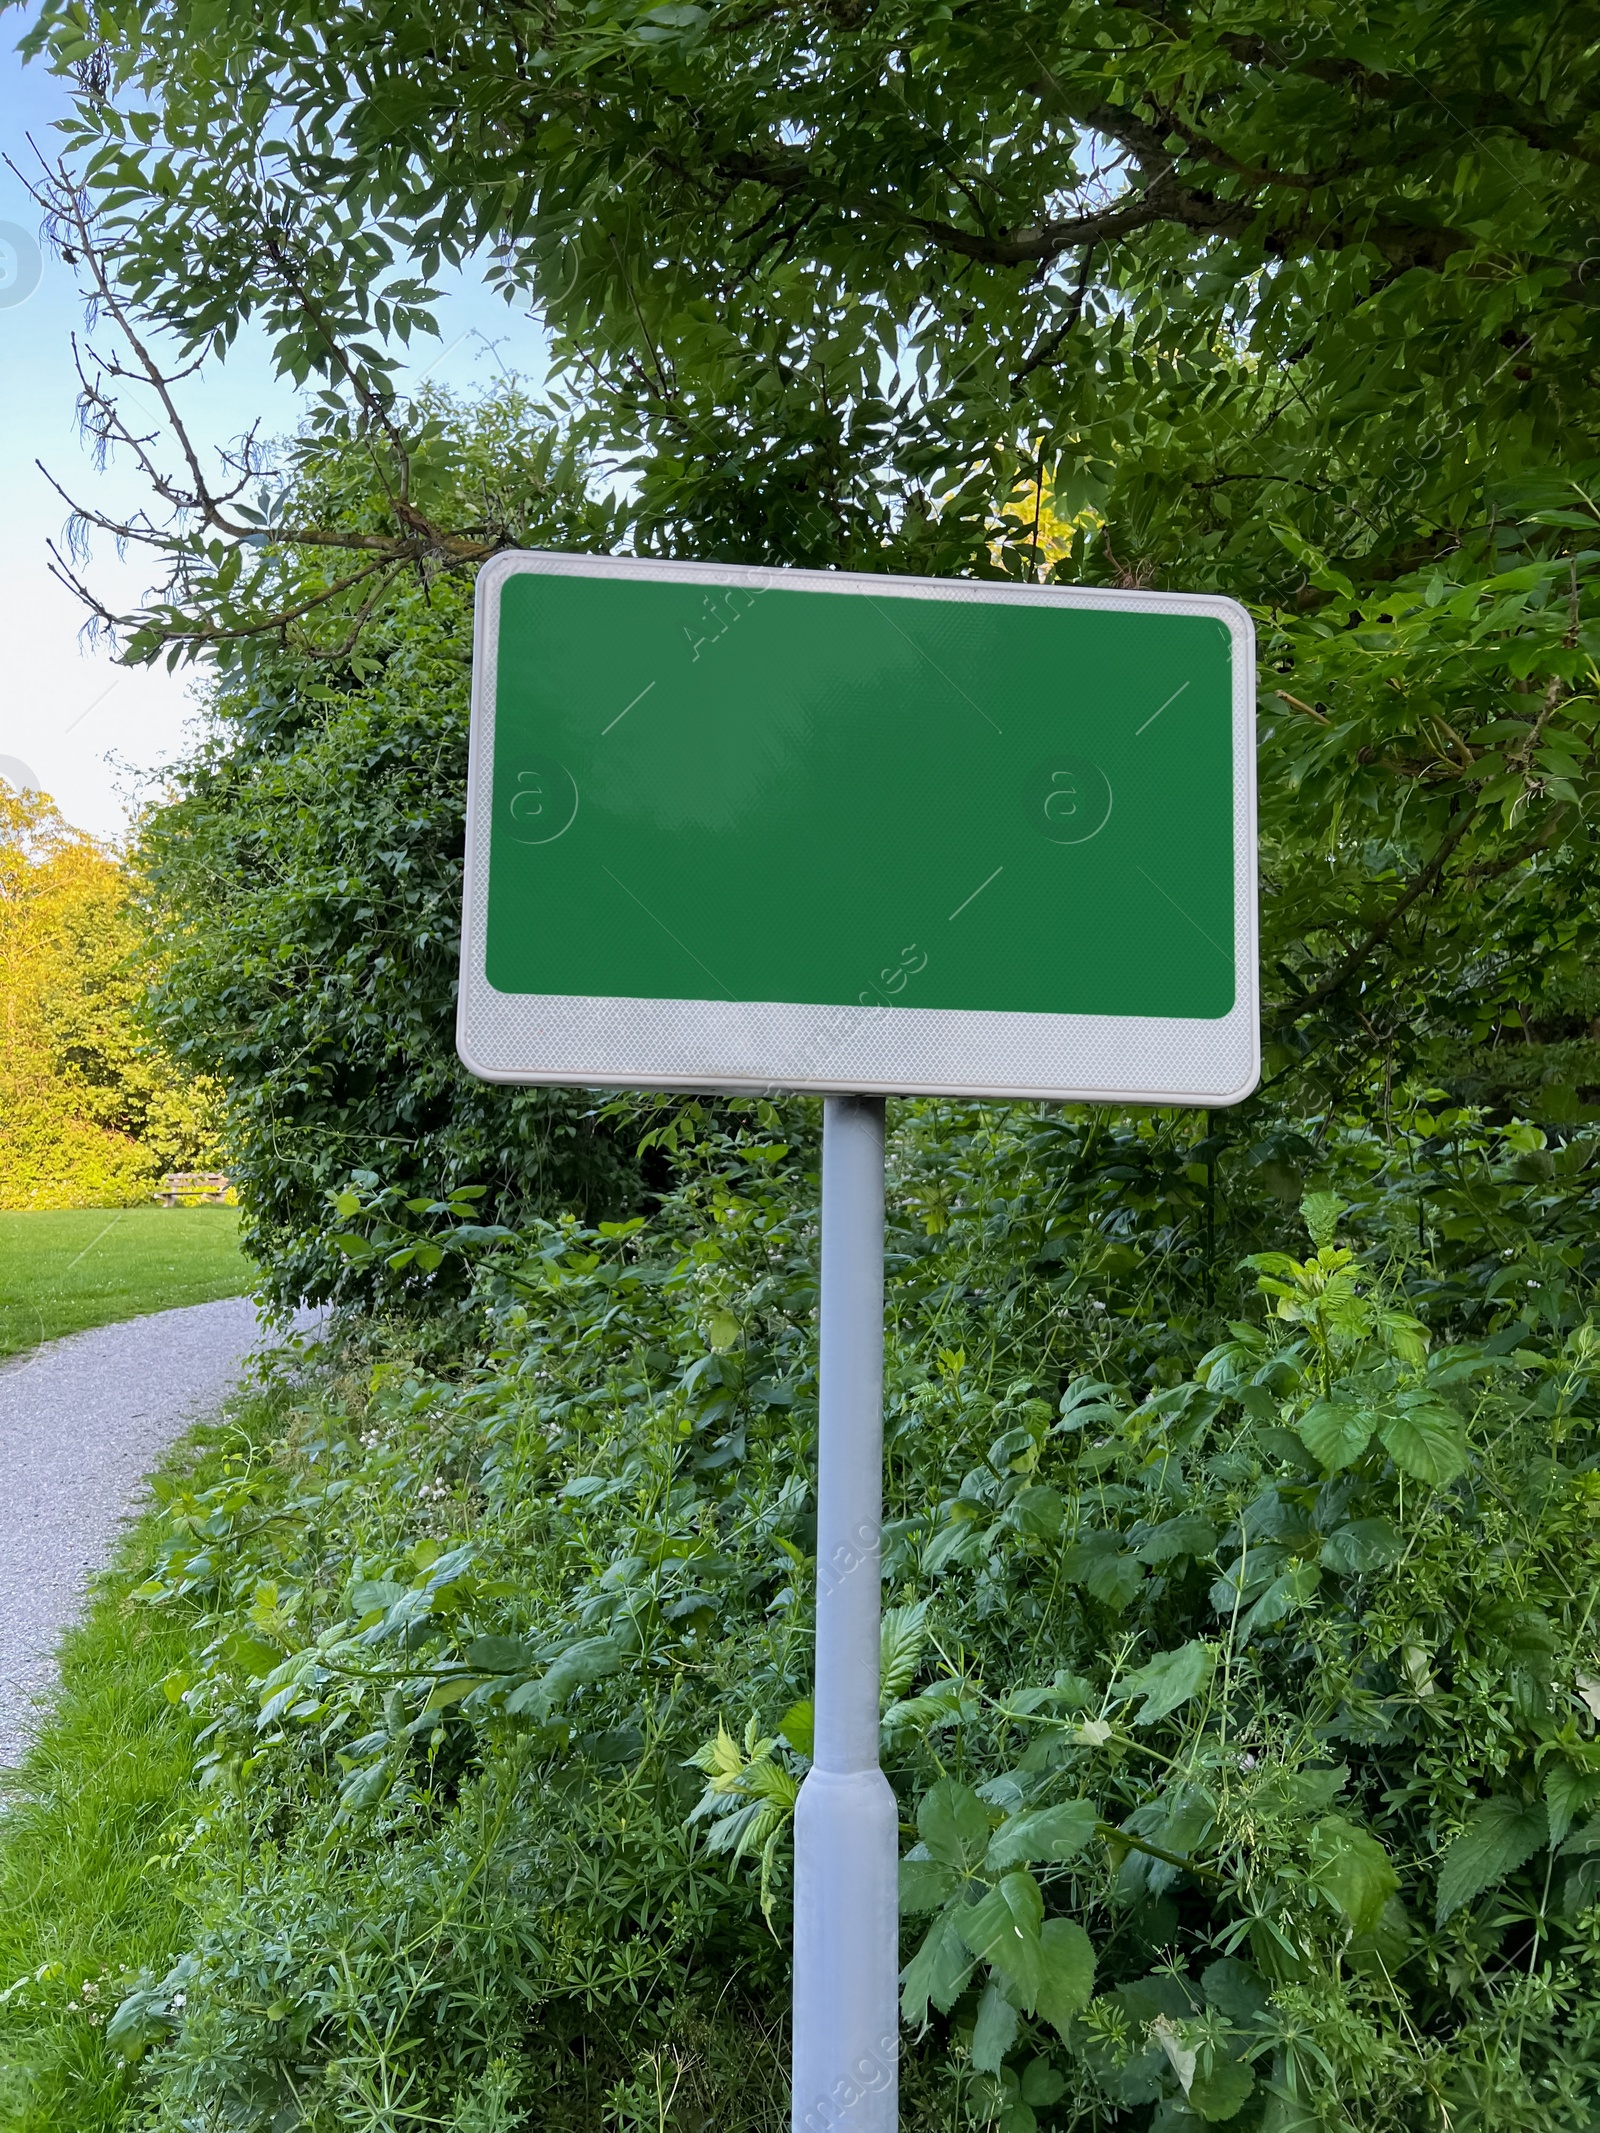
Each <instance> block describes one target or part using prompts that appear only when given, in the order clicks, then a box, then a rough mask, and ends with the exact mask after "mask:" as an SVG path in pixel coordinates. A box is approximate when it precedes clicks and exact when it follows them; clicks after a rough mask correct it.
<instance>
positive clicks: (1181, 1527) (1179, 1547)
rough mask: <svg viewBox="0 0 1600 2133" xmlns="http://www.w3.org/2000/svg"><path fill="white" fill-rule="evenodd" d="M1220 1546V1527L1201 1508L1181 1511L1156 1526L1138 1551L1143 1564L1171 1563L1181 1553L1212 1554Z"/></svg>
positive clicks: (1141, 1542)
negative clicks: (1201, 1513)
mask: <svg viewBox="0 0 1600 2133" xmlns="http://www.w3.org/2000/svg"><path fill="white" fill-rule="evenodd" d="M1216 1545H1217V1529H1216V1527H1215V1526H1214V1525H1213V1524H1212V1523H1211V1521H1210V1519H1209V1518H1203V1517H1202V1516H1201V1515H1200V1513H1199V1512H1198V1511H1180V1512H1179V1513H1178V1515H1177V1517H1176V1518H1168V1519H1165V1520H1163V1521H1162V1523H1161V1524H1160V1525H1159V1526H1155V1527H1152V1529H1151V1530H1150V1532H1148V1533H1147V1534H1146V1535H1145V1537H1144V1539H1143V1540H1141V1541H1140V1543H1139V1545H1138V1548H1137V1549H1136V1550H1135V1551H1134V1552H1135V1553H1136V1554H1137V1556H1138V1558H1139V1560H1140V1562H1141V1563H1170V1562H1172V1561H1173V1560H1174V1559H1175V1558H1176V1557H1178V1556H1180V1555H1196V1556H1200V1557H1205V1556H1208V1555H1209V1554H1210V1553H1211V1551H1212V1550H1213V1549H1214V1548H1215V1547H1216Z"/></svg>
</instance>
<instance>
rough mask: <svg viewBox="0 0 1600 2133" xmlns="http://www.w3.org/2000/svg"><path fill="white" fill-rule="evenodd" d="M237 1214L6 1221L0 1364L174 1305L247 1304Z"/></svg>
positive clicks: (1, 1218) (207, 1211)
mask: <svg viewBox="0 0 1600 2133" xmlns="http://www.w3.org/2000/svg"><path fill="white" fill-rule="evenodd" d="M251 1274H252V1270H251V1267H250V1264H249V1262H248V1260H246V1259H245V1257H244V1256H243V1254H242V1253H241V1252H240V1250H239V1210H238V1209H237V1208H236V1207H124V1208H121V1209H115V1210H114V1209H111V1208H107V1207H74V1208H68V1209H63V1210H61V1211H60V1212H51V1213H47V1214H0V1356H4V1355H14V1354H15V1353H16V1352H17V1350H18V1349H22V1348H31V1347H33V1346H34V1345H35V1343H36V1342H38V1341H43V1340H53V1339H54V1338H55V1337H56V1335H57V1334H59V1333H79V1332H82V1330H83V1329H84V1328H85V1327H86V1326H106V1325H110V1324H111V1322H112V1321H113V1320H114V1319H120V1318H139V1317H142V1316H143V1314H144V1313H145V1312H146V1311H165V1310H168V1309H170V1308H171V1307H172V1306H173V1305H175V1304H195V1303H211V1302H213V1301H214V1300H215V1299H216V1298H217V1297H219V1296H242V1295H244V1293H245V1292H246V1290H248V1288H249V1287H250V1282H251Z"/></svg>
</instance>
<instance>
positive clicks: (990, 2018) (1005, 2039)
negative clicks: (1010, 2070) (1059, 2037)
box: [972, 1978, 1018, 2074]
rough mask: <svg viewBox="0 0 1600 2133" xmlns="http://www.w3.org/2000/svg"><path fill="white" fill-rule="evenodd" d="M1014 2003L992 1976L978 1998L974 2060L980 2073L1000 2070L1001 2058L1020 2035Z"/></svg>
mask: <svg viewBox="0 0 1600 2133" xmlns="http://www.w3.org/2000/svg"><path fill="white" fill-rule="evenodd" d="M1017 2021H1018V2014H1017V2009H1016V2006H1015V2004H1014V2003H1013V2002H1012V2001H1010V2000H1008V1999H1007V1998H1006V1996H1005V1993H1004V1992H1003V1991H1002V1990H1001V1988H1000V1981H999V1979H998V1978H990V1980H989V1982H988V1984H987V1985H985V1986H984V1988H983V1997H982V1999H980V2000H979V2002H978V2019H977V2021H976V2022H975V2023H974V2024H973V2026H972V2063H973V2065H974V2066H975V2067H976V2068H977V2069H978V2071H979V2073H980V2074H998V2073H999V2071H1000V2066H1001V2062H1002V2061H1003V2060H1004V2058H1005V2055H1006V2053H1007V2052H1008V2051H1010V2049H1011V2047H1012V2045H1013V2044H1014V2043H1015V2042H1016V2038H1017Z"/></svg>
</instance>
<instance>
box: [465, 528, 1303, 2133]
mask: <svg viewBox="0 0 1600 2133" xmlns="http://www.w3.org/2000/svg"><path fill="white" fill-rule="evenodd" d="M1254 710H1255V699H1254V644H1253V636H1252V632H1251V627H1250V622H1249V618H1248V616H1246V615H1245V613H1244V611H1243V610H1242V609H1241V608H1239V607H1238V606H1236V605H1235V604H1234V603H1233V602H1232V601H1229V600H1224V599H1219V598H1216V597H1213V596H1211V595H1195V596H1188V595H1183V594H1175V593H1154V592H1151V593H1119V592H1105V591H1081V590H1079V589H1077V588H1075V587H1074V588H1067V587H1059V588H1058V587H1054V586H1023V585H1000V584H977V583H974V582H972V581H970V580H954V581H947V580H931V579H918V578H893V577H885V576H868V575H853V574H850V573H847V572H842V571H839V572H834V571H807V570H750V569H743V568H739V567H736V566H732V565H722V564H700V563H658V562H652V561H645V560H641V559H638V558H633V557H617V556H568V555H548V554H534V553H528V552H514V553H508V554H504V555H499V556H496V557H494V558H493V559H492V560H491V561H490V562H489V563H487V564H485V566H484V568H483V570H482V571H481V572H480V574H479V578H478V609H477V629H476V636H475V643H474V662H473V707H472V747H471V757H470V767H469V771H468V783H467V857H466V879H465V883H464V909H463V915H462V935H461V990H460V1006H459V1013H458V1023H457V1047H458V1049H459V1051H460V1054H461V1058H462V1060H463V1062H464V1063H465V1065H466V1066H467V1067H468V1068H469V1069H470V1070H471V1071H472V1072H473V1073H475V1074H477V1075H480V1076H481V1077H483V1078H484V1079H485V1080H489V1081H505V1082H548V1083H569V1084H576V1085H578V1086H580V1087H588V1086H594V1085H597V1084H598V1085H611V1086H619V1087H625V1088H645V1089H692V1090H705V1089H728V1090H756V1091H763V1090H773V1091H776V1090H811V1091H814V1092H816V1093H819V1094H822V1095H824V1096H825V1097H826V1103H825V1106H824V1123H823V1157H822V1168H823V1185H822V1314H821V1315H822V1327H821V1413H820V1424H819V1449H818V1487H817V1605H816V1615H817V1661H816V1690H815V1735H814V1743H813V1745H814V1751H815V1752H814V1755H813V1760H812V1767H811V1770H810V1772H809V1773H808V1775H807V1777H806V1780H805V1783H804V1784H803V1786H802V1787H801V1790H800V1797H799V1803H798V1806H797V1808H796V1813H795V1971H794V2089H793V2126H794V2133H893V2129H894V2127H895V2125H896V2123H897V2109H898V2104H897V2060H898V2041H897V2040H898V2009H897V1987H898V1982H899V1980H898V1961H899V1958H898V1916H897V1912H898V1906H897V1901H896V1896H897V1889H896V1883H897V1877H898V1851H899V1842H898V1817H897V1810H896V1805H895V1799H894V1795H893V1792H892V1791H891V1789H890V1786H889V1784H888V1781H887V1779H886V1778H885V1777H884V1775H883V1772H882V1771H881V1770H880V1769H879V1767H878V1690H879V1665H878V1649H879V1617H880V1603H879V1575H880V1574H879V1525H880V1518H881V1509H882V1488H883V1472H882V1451H883V1414H882V1391H883V1123H884V1106H883V1100H882V1099H883V1098H884V1097H885V1096H886V1095H907V1096H916V1095H937V1096H956V1097H969V1098H1007V1097H1017V1098H1043V1099H1046V1100H1050V1101H1082V1102H1091V1103H1094V1102H1099V1103H1151V1104H1173V1105H1182V1106H1185V1107H1188V1106H1209V1105H1218V1104H1227V1103H1236V1102H1238V1101H1239V1100H1240V1098H1242V1097H1244V1096H1247V1095H1248V1094H1249V1093H1250V1091H1251V1089H1252V1088H1253V1087H1254V1086H1255V1082H1256V1078H1257V1075H1258V1073H1259V1068H1260V1043H1259V1027H1258V1012H1257V993H1256V881H1255V754H1254V739H1255V736H1254Z"/></svg>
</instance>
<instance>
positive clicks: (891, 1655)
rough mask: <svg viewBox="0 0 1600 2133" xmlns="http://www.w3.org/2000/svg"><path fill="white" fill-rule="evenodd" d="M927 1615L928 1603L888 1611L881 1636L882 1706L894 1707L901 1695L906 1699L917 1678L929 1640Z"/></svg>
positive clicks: (879, 1655) (880, 1698)
mask: <svg viewBox="0 0 1600 2133" xmlns="http://www.w3.org/2000/svg"><path fill="white" fill-rule="evenodd" d="M927 1616H928V1603H927V1601H926V1600H917V1601H915V1602H913V1604H912V1605H911V1606H909V1607H889V1608H886V1609H885V1610H884V1616H883V1624H882V1627H881V1629H880V1630H879V1633H878V1695H879V1700H880V1701H881V1702H882V1703H884V1704H891V1703H893V1702H894V1700H895V1698H896V1697H897V1696H903V1695H904V1694H905V1691H906V1690H907V1689H908V1688H909V1687H910V1685H911V1683H912V1681H913V1680H914V1679H915V1677H916V1672H917V1667H918V1665H919V1663H920V1661H921V1658H922V1650H923V1646H924V1645H925V1644H926V1643H927V1641H928V1633H927V1630H926V1627H925V1624H926V1621H927Z"/></svg>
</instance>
